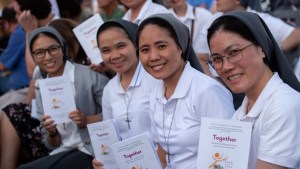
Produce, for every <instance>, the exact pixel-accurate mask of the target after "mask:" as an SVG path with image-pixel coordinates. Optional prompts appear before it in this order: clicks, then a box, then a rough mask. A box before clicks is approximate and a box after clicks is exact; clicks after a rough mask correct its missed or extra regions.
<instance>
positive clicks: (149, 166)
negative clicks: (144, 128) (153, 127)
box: [112, 133, 162, 169]
mask: <svg viewBox="0 0 300 169" xmlns="http://www.w3.org/2000/svg"><path fill="white" fill-rule="evenodd" d="M112 151H113V154H114V156H115V159H116V161H117V164H118V166H119V168H122V169H162V166H161V163H160V160H159V158H158V155H157V153H156V150H155V149H154V146H153V142H152V140H151V138H150V135H149V133H143V134H140V135H137V136H135V137H132V138H129V139H127V140H124V141H121V142H118V143H115V144H113V145H112Z"/></svg>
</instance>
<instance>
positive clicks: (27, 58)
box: [25, 33, 35, 78]
mask: <svg viewBox="0 0 300 169" xmlns="http://www.w3.org/2000/svg"><path fill="white" fill-rule="evenodd" d="M28 34H29V33H26V50H25V61H26V67H27V73H28V76H29V77H30V78H32V75H33V70H34V68H35V62H34V60H33V58H32V56H31V53H30V50H29V44H28Z"/></svg>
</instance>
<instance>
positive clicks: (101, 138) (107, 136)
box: [87, 120, 120, 169]
mask: <svg viewBox="0 0 300 169" xmlns="http://www.w3.org/2000/svg"><path fill="white" fill-rule="evenodd" d="M87 128H88V131H89V135H90V138H91V142H92V146H93V150H94V153H95V156H96V159H97V160H98V161H101V162H102V163H103V164H104V167H105V168H109V169H118V168H119V167H118V165H117V163H116V161H115V158H114V155H113V153H112V150H111V145H112V144H114V143H117V142H119V141H120V136H119V132H118V129H117V127H116V122H115V120H106V121H101V122H96V123H91V124H88V125H87Z"/></svg>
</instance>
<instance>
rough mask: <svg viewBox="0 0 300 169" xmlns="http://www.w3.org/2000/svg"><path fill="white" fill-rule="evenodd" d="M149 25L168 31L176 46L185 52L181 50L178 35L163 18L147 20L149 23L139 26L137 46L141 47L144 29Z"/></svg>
mask: <svg viewBox="0 0 300 169" xmlns="http://www.w3.org/2000/svg"><path fill="white" fill-rule="evenodd" d="M147 25H156V26H159V27H161V28H165V29H167V30H168V33H169V35H170V37H171V38H172V39H173V40H174V41H175V43H176V45H177V46H178V47H179V48H180V49H181V50H182V52H183V49H182V48H181V46H180V43H179V41H178V40H179V39H178V38H177V35H176V33H175V30H174V29H173V27H172V26H171V25H170V24H169V23H168V22H166V21H165V20H164V19H161V18H151V19H147V22H142V23H141V24H140V25H139V29H138V31H137V36H136V37H137V38H136V44H137V46H138V45H139V37H140V35H141V32H142V31H143V29H144V28H145V27H146V26H147ZM182 58H183V60H184V61H186V58H185V57H184V56H183V55H182Z"/></svg>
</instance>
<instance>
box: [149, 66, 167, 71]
mask: <svg viewBox="0 0 300 169" xmlns="http://www.w3.org/2000/svg"><path fill="white" fill-rule="evenodd" d="M163 67H164V65H158V66H152V69H153V70H155V71H159V70H161V69H162V68H163Z"/></svg>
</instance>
